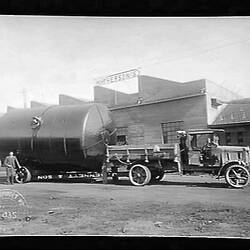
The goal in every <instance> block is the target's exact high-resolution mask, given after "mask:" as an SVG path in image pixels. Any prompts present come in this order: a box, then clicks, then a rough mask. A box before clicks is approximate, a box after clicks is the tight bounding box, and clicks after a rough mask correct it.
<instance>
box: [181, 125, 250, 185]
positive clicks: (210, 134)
mask: <svg viewBox="0 0 250 250" xmlns="http://www.w3.org/2000/svg"><path fill="white" fill-rule="evenodd" d="M177 134H178V137H179V138H180V144H179V145H180V158H181V163H182V168H183V172H188V171H190V172H194V171H197V172H198V171H201V172H210V173H216V174H217V175H218V178H219V177H220V176H225V178H226V181H227V183H228V184H230V185H231V186H232V187H236V188H238V187H243V186H246V185H247V184H248V182H249V151H250V150H249V147H243V146H223V145H220V144H221V141H222V138H223V135H224V130H222V129H190V130H188V131H187V132H185V131H177Z"/></svg>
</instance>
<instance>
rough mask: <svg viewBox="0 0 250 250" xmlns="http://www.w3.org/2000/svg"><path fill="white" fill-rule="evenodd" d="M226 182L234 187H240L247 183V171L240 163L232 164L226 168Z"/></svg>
mask: <svg viewBox="0 0 250 250" xmlns="http://www.w3.org/2000/svg"><path fill="white" fill-rule="evenodd" d="M225 179H226V182H227V183H228V184H229V185H230V186H232V187H234V188H242V187H245V186H247V185H248V183H249V172H248V170H247V169H246V168H245V167H243V166H241V165H232V166H230V167H229V168H228V169H227V170H226V174H225Z"/></svg>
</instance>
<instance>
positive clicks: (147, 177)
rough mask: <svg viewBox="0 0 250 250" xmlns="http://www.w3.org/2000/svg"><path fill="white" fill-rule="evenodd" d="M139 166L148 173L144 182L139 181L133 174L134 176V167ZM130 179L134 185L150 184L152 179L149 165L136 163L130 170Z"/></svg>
mask: <svg viewBox="0 0 250 250" xmlns="http://www.w3.org/2000/svg"><path fill="white" fill-rule="evenodd" d="M137 167H140V168H142V169H143V170H144V171H145V173H146V178H145V180H144V181H143V182H142V183H137V182H136V181H134V180H133V176H132V172H133V169H134V168H137ZM129 180H130V182H131V183H132V184H133V185H134V186H144V185H146V184H148V183H149V182H150V180H151V172H150V170H149V168H148V167H146V166H144V165H141V164H136V165H134V166H133V167H132V168H131V169H130V170H129Z"/></svg>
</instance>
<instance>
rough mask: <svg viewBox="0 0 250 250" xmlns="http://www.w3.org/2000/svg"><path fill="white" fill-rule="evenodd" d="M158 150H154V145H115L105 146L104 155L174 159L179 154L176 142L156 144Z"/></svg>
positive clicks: (134, 158) (125, 158)
mask: <svg viewBox="0 0 250 250" xmlns="http://www.w3.org/2000/svg"><path fill="white" fill-rule="evenodd" d="M157 146H158V147H159V149H160V150H159V151H158V152H154V147H155V145H146V144H145V145H121V146H120V145H115V146H107V152H106V156H107V158H108V159H110V160H117V159H119V160H126V161H130V160H148V161H150V160H155V159H159V158H160V159H170V160H175V159H176V157H178V156H179V145H178V143H173V144H157Z"/></svg>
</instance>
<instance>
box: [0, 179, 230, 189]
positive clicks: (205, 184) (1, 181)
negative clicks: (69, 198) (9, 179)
mask: <svg viewBox="0 0 250 250" xmlns="http://www.w3.org/2000/svg"><path fill="white" fill-rule="evenodd" d="M32 182H34V183H86V184H88V183H95V184H102V185H105V184H103V183H102V180H94V179H73V178H72V179H64V180H39V181H38V180H34V181H32ZM0 184H7V183H6V177H0ZM107 184H108V185H116V186H119V185H120V186H132V184H131V182H130V181H129V179H122V180H118V181H116V182H114V181H112V180H108V183H107ZM147 185H150V186H185V187H208V188H228V185H227V184H226V183H221V182H212V183H211V182H210V183H208V182H193V181H192V182H187V181H185V182H184V181H160V182H151V183H149V184H147Z"/></svg>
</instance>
